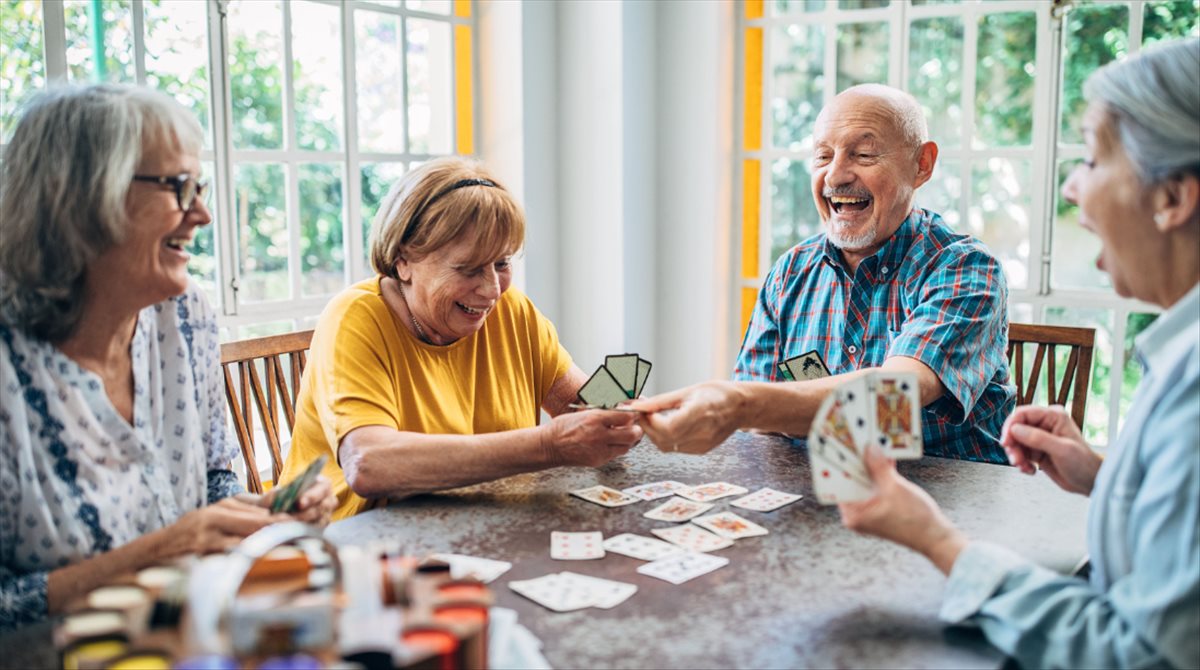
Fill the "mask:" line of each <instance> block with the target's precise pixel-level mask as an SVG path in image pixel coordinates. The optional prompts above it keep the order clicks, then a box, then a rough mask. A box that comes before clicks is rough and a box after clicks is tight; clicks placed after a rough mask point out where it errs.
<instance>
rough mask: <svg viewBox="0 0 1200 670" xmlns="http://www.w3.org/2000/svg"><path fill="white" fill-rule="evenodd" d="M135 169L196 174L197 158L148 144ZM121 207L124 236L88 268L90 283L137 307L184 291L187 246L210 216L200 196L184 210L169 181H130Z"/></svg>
mask: <svg viewBox="0 0 1200 670" xmlns="http://www.w3.org/2000/svg"><path fill="white" fill-rule="evenodd" d="M136 174H139V175H153V176H175V175H179V174H188V175H191V176H192V178H194V179H200V178H201V174H200V159H199V157H198V156H196V155H193V154H188V153H186V152H183V151H180V150H178V149H174V148H170V149H168V148H164V147H152V148H151V149H150V150H148V151H146V152H145V155H144V157H143V159H142V162H141V164H140V165H138V167H137V171H136ZM125 211H126V215H127V216H128V219H129V220H128V224H127V227H126V232H125V236H124V239H123V240H121V242H120V243H118V244H117V245H116V246H114V247H112V248H111V249H108V250H107V251H105V252H104V253H102V254H101V255H99V256H98V257H97V258H96V260H95V261H93V263H92V264H91V265H90V266H89V268H88V283H89V285H90V286H91V289H92V290H93V291H96V292H100V293H103V294H106V295H124V296H126V297H127V298H128V299H129V301H130V302H131V303H136V306H138V307H139V308H140V307H145V306H149V305H153V304H155V303H158V302H162V301H163V300H166V299H167V298H170V297H173V296H177V295H179V294H181V293H183V292H184V291H185V290H186V289H187V285H188V270H187V263H188V259H189V258H190V257H191V255H190V254H189V253H188V252H187V247H188V245H190V244H191V242H192V240H193V239H194V238H195V236H196V230H197V229H198V228H200V227H201V226H204V225H207V224H208V223H210V222H211V221H212V216H211V214H210V213H209V211H208V207H207V206H206V205H205V204H204V202H203V198H196V199H195V201H194V202H193V204H192V207H191V209H190V210H188V211H187V212H183V211H180V209H179V203H178V201H177V200H176V198H175V191H174V189H173V188H171V187H170V186H164V185H161V184H154V183H148V182H141V181H134V182H131V184H130V187H129V192H128V194H127V195H126V197H125Z"/></svg>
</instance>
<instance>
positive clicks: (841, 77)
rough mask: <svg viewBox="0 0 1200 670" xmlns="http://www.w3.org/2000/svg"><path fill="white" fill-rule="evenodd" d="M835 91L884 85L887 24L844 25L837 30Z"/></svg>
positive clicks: (886, 59) (885, 80)
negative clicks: (860, 86)
mask: <svg viewBox="0 0 1200 670" xmlns="http://www.w3.org/2000/svg"><path fill="white" fill-rule="evenodd" d="M837 40H838V48H837V68H838V73H837V90H838V91H844V90H846V89H848V88H850V87H851V86H856V85H858V84H870V83H875V84H886V83H887V78H888V24H886V23H845V24H842V25H840V26H838V38H837Z"/></svg>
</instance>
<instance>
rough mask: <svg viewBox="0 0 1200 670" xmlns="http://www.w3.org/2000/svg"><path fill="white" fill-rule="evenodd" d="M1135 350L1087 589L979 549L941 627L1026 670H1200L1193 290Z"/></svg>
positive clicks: (1199, 421)
mask: <svg viewBox="0 0 1200 670" xmlns="http://www.w3.org/2000/svg"><path fill="white" fill-rule="evenodd" d="M1137 351H1138V354H1139V356H1140V358H1141V360H1142V363H1143V365H1144V367H1145V369H1146V374H1145V376H1144V377H1143V379H1142V382H1141V384H1140V385H1139V387H1138V392H1137V395H1136V397H1135V398H1134V401H1133V405H1132V406H1131V407H1130V409H1129V413H1128V415H1127V416H1126V417H1125V427H1124V429H1123V430H1122V431H1121V434H1120V436H1119V437H1118V438H1117V440H1116V442H1115V444H1113V446H1112V448H1111V451H1110V454H1109V456H1108V458H1107V459H1105V461H1104V464H1103V465H1102V466H1101V467H1100V472H1099V473H1098V475H1097V476H1096V484H1095V487H1094V488H1093V489H1092V496H1091V498H1092V503H1091V509H1090V511H1089V518H1088V550H1089V551H1090V553H1091V561H1092V571H1091V581H1090V583H1088V582H1085V581H1083V580H1081V579H1078V578H1073V577H1064V576H1062V575H1059V574H1057V573H1055V572H1052V571H1050V570H1047V569H1045V568H1042V567H1039V566H1036V565H1033V564H1031V563H1029V562H1028V561H1027V560H1025V559H1024V558H1022V557H1020V556H1017V555H1016V554H1014V553H1012V552H1010V551H1007V550H1005V549H1002V548H1000V547H996V546H992V545H988V544H985V543H979V542H977V543H972V544H971V545H969V546H968V547H967V548H966V549H965V550H964V551H963V552H962V554H961V555H959V558H958V560H957V561H956V562H955V563H954V569H953V570H951V573H950V579H949V581H948V582H947V585H946V596H945V601H944V602H943V605H942V612H941V616H942V618H943V619H945V620H947V621H950V622H952V623H969V624H975V625H978V626H980V627H981V628H982V629H983V632H984V634H985V635H987V638H988V640H989V641H990V642H991V643H992V644H994V645H995V646H996V647H998V648H999V649H1000V650H1002V651H1004V652H1005V653H1007V654H1009V655H1010V656H1012V657H1014V658H1015V659H1016V660H1017V661H1018V662H1019V663H1020V664H1021V665H1022V666H1024V667H1038V668H1109V667H1123V668H1145V667H1176V668H1200V285H1197V286H1196V287H1193V288H1192V290H1191V292H1190V293H1188V294H1187V296H1186V297H1184V298H1183V299H1182V300H1180V301H1179V302H1178V303H1176V304H1175V305H1174V306H1173V307H1172V308H1171V309H1170V311H1168V312H1167V313H1166V314H1164V315H1163V316H1161V317H1159V319H1158V321H1157V322H1155V323H1154V324H1153V325H1152V326H1151V327H1150V328H1148V329H1147V330H1146V332H1144V333H1143V334H1142V335H1141V336H1140V337H1139V338H1138V340H1137Z"/></svg>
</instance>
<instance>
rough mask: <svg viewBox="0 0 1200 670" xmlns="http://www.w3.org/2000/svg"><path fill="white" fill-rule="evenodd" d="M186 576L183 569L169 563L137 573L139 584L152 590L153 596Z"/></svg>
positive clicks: (136, 579) (156, 595)
mask: <svg viewBox="0 0 1200 670" xmlns="http://www.w3.org/2000/svg"><path fill="white" fill-rule="evenodd" d="M183 578H184V572H183V570H180V569H179V568H176V567H172V566H169V565H156V566H154V567H152V568H146V569H145V570H142V571H141V572H138V573H137V577H136V578H135V581H137V585H138V586H140V587H142V588H144V589H146V590H147V591H149V592H150V595H151V596H154V597H156V598H157V597H158V594H160V593H162V592H163V591H166V590H167V589H168V588H170V587H171V585H173V584H175V583H176V582H178V581H179V580H181V579H183Z"/></svg>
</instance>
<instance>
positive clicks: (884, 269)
mask: <svg viewBox="0 0 1200 670" xmlns="http://www.w3.org/2000/svg"><path fill="white" fill-rule="evenodd" d="M879 271H880V272H882V273H883V274H887V273H888V267H887V266H886V265H885V266H883V267H882V268H879Z"/></svg>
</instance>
